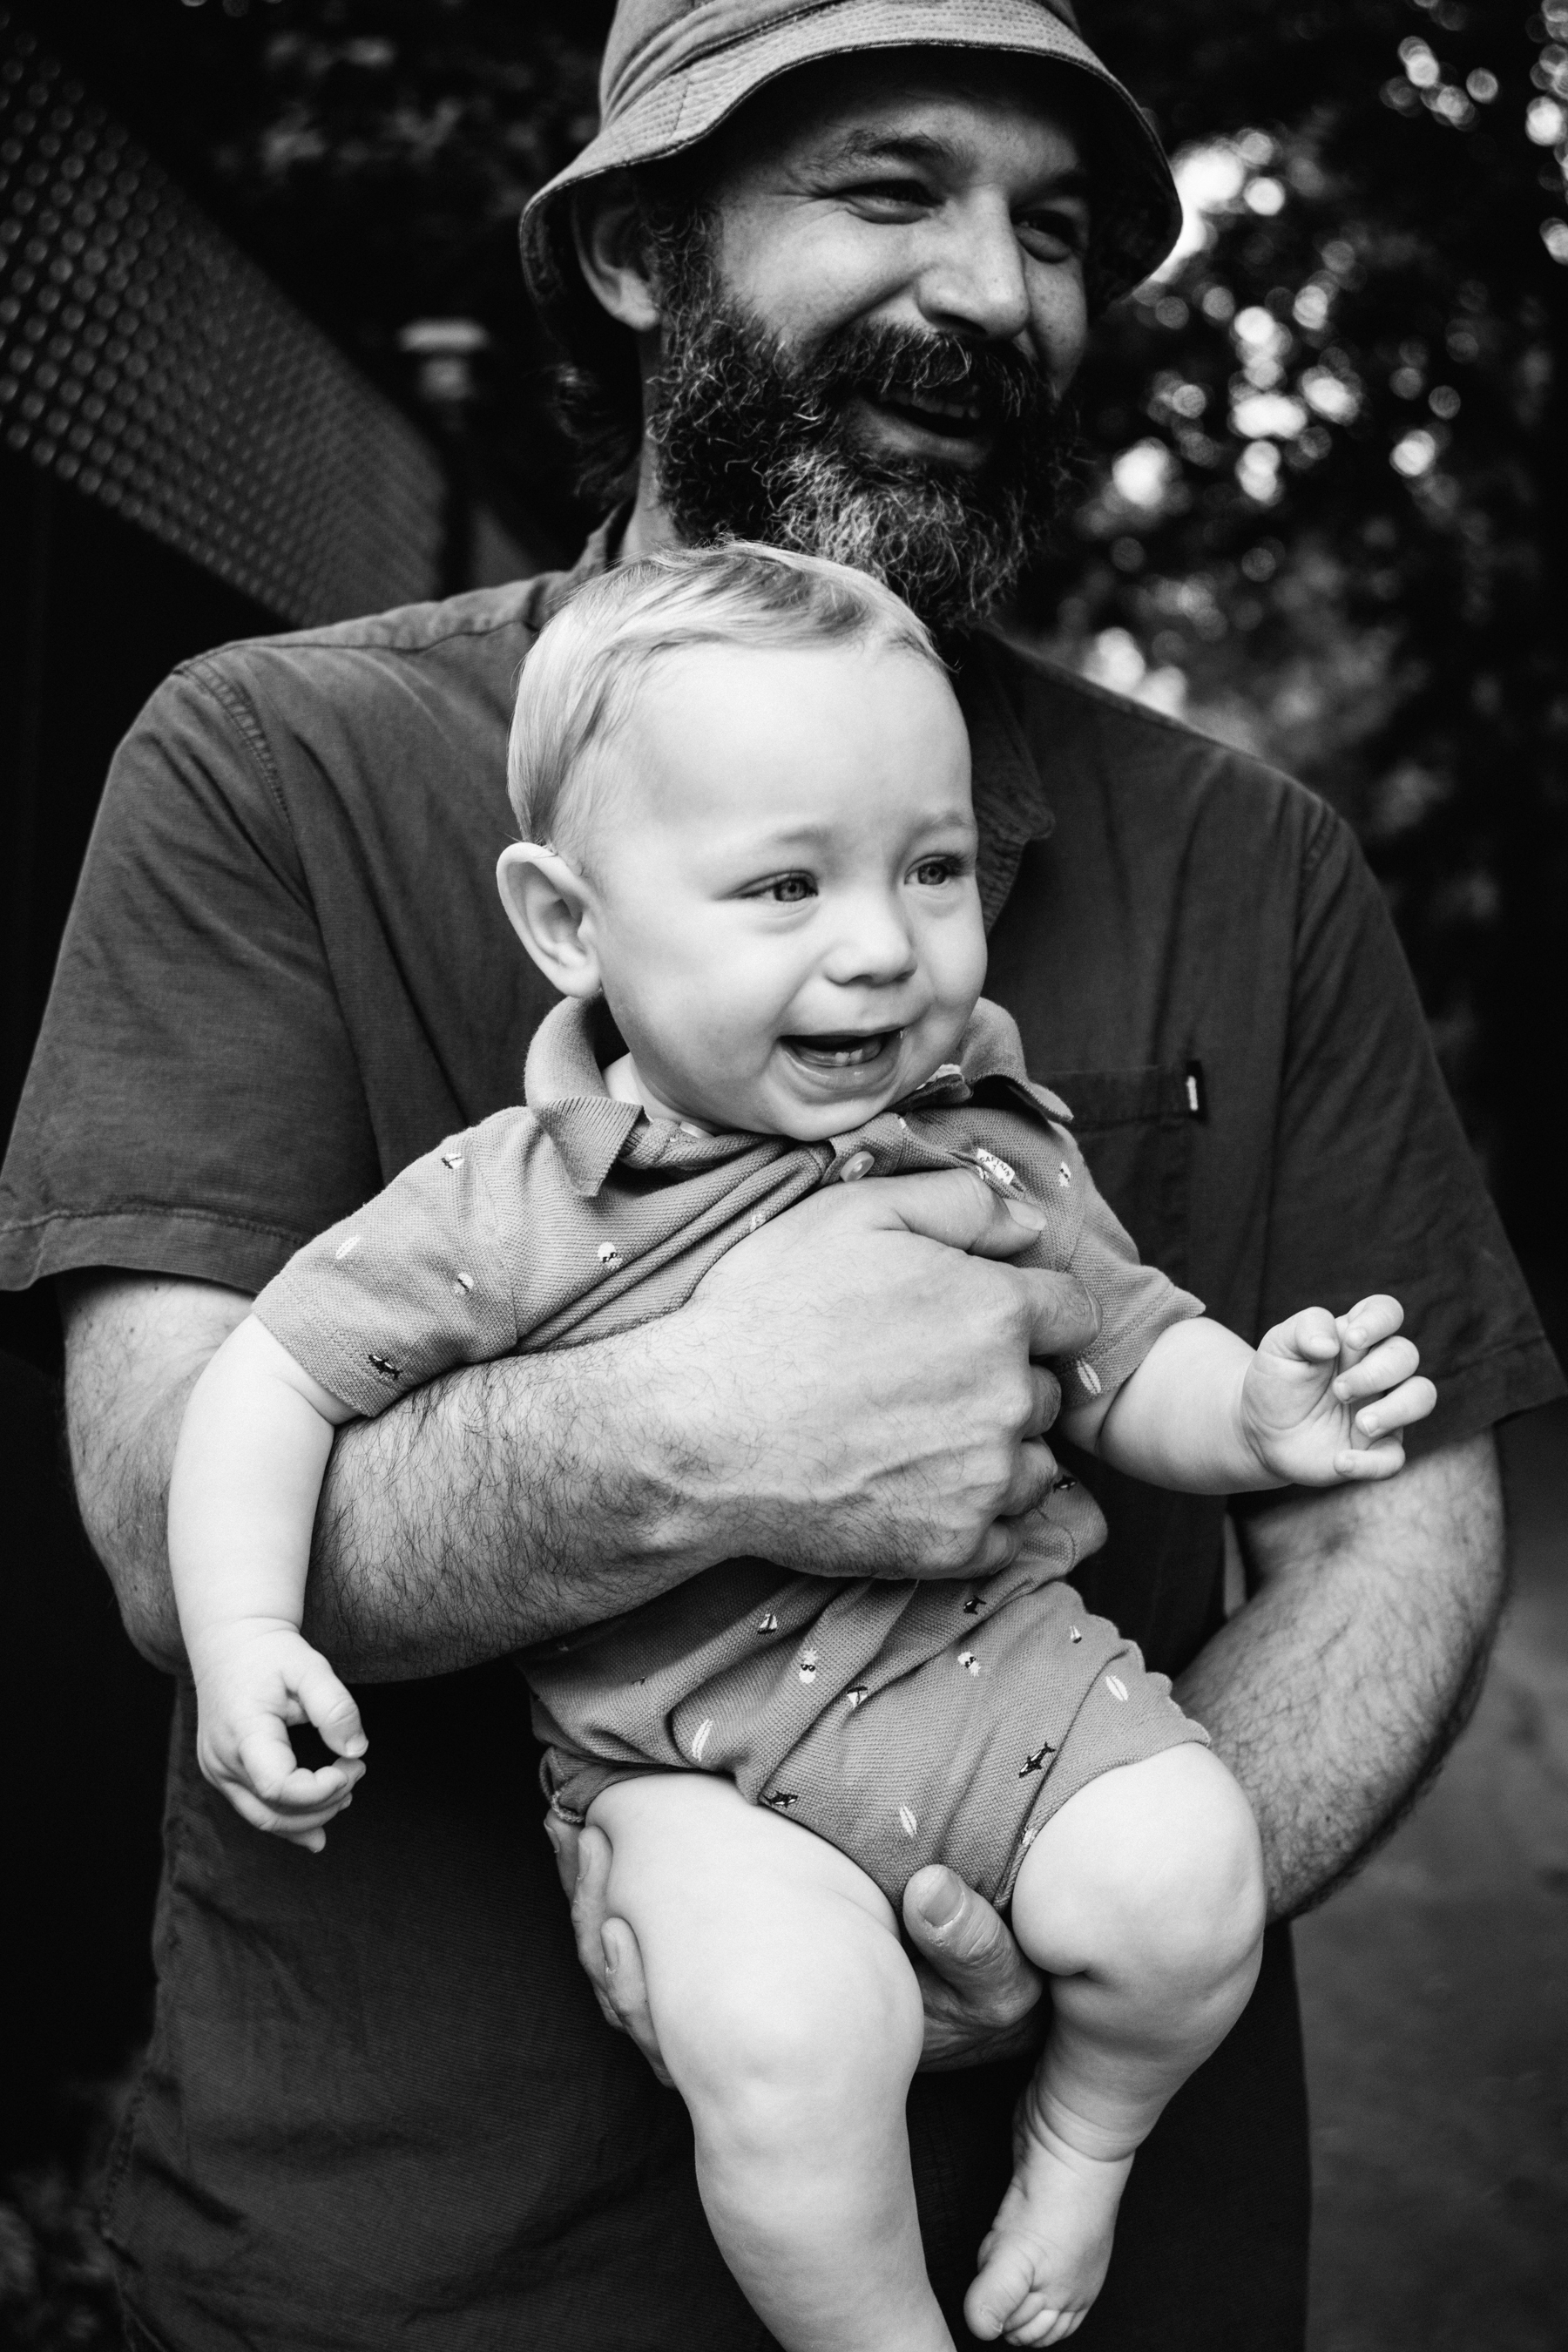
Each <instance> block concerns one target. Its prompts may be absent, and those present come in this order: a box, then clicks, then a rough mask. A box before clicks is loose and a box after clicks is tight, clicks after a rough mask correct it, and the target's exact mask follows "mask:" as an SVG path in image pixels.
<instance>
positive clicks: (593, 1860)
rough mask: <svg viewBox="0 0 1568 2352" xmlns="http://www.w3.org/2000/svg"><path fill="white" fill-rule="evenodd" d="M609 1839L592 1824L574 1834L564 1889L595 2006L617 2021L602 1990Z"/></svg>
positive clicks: (581, 1965) (579, 1962)
mask: <svg viewBox="0 0 1568 2352" xmlns="http://www.w3.org/2000/svg"><path fill="white" fill-rule="evenodd" d="M609 1885H610V1841H609V1839H608V1838H607V1837H606V1836H605V1832H604V1831H603V1830H596V1829H594V1828H592V1827H589V1828H587V1829H584V1830H582V1831H580V1832H578V1836H577V1872H576V1876H575V1878H574V1881H573V1883H572V1885H571V1887H570V1888H569V1889H568V1892H569V1893H570V1895H571V1897H572V1933H573V1935H574V1937H575V1938H576V1943H577V1960H578V1965H579V1966H580V1967H581V1969H583V1972H584V1975H585V1976H586V1978H587V1979H588V1981H589V1983H590V1984H591V1985H592V1986H593V1988H594V1990H595V1992H596V1993H597V1994H598V1996H599V2006H600V2008H601V2009H602V2010H603V2011H605V2015H606V2017H608V2018H609V2019H610V2021H611V2022H612V2024H614V2023H616V2022H618V2020H616V2016H615V2012H614V2011H612V2010H611V2008H610V2006H609V2001H608V1999H607V1997H606V1994H605V1944H604V1930H605V1918H606V1917H607V1916H608V1912H609V1902H608V1895H609Z"/></svg>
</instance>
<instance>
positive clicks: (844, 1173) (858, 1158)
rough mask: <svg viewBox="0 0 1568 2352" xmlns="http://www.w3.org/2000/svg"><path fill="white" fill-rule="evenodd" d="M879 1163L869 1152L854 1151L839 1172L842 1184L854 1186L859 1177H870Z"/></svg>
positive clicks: (839, 1179)
mask: <svg viewBox="0 0 1568 2352" xmlns="http://www.w3.org/2000/svg"><path fill="white" fill-rule="evenodd" d="M876 1164H877V1162H876V1160H875V1159H874V1158H873V1156H872V1154H871V1153H870V1152H869V1151H852V1152H851V1153H850V1154H849V1157H848V1159H847V1160H846V1161H845V1162H844V1165H843V1167H842V1168H841V1169H840V1170H839V1171H838V1181H839V1182H840V1183H841V1184H853V1183H854V1181H855V1180H856V1178H857V1177H859V1176H869V1174H870V1173H871V1171H872V1169H873V1168H874V1167H875V1166H876Z"/></svg>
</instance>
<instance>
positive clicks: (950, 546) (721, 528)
mask: <svg viewBox="0 0 1568 2352" xmlns="http://www.w3.org/2000/svg"><path fill="white" fill-rule="evenodd" d="M666 285H667V297H668V299H667V317H666V336H667V341H666V353H665V362H664V367H663V370H662V372H661V374H660V377H659V380H658V384H657V385H656V387H655V389H654V399H653V404H652V405H653V414H652V416H651V419H650V424H649V433H650V437H651V440H652V443H653V447H654V452H655V456H656V460H657V463H658V488H659V493H660V497H661V499H662V500H663V503H664V505H665V507H666V509H667V510H668V514H669V516H670V519H671V520H672V521H673V523H674V525H675V527H676V530H678V531H679V534H680V537H681V538H682V539H683V540H684V541H686V542H687V543H688V544H689V545H691V546H701V545H704V544H708V543H710V542H711V541H715V540H723V539H755V540H762V541H765V542H766V543H767V544H769V545H770V546H773V547H785V548H791V549H794V550H795V551H797V552H799V553H801V554H805V555H820V556H826V557H829V558H830V559H831V560H833V561H834V562H838V563H848V564H852V565H854V566H855V568H856V569H857V570H858V571H861V572H872V573H873V574H874V575H875V576H876V577H877V578H878V579H879V580H882V581H885V582H886V583H887V585H888V586H889V588H891V589H893V590H895V591H896V593H898V594H899V595H900V596H902V597H903V598H904V600H905V602H906V603H907V604H910V605H912V607H913V608H914V610H915V611H916V612H917V613H918V614H920V616H921V619H922V620H923V621H925V622H926V623H927V624H928V625H930V626H931V628H932V629H933V630H935V631H936V632H938V634H946V633H947V632H948V631H951V630H953V629H961V628H964V627H970V626H973V625H974V623H976V622H977V621H980V620H982V619H983V618H984V615H985V614H987V613H988V612H990V611H991V610H992V609H993V607H994V606H995V605H996V604H1000V603H1001V602H1002V601H1003V600H1004V599H1005V598H1006V597H1007V596H1009V595H1010V594H1011V593H1012V592H1013V590H1014V589H1015V587H1016V584H1017V583H1018V580H1019V577H1020V575H1021V574H1022V573H1023V572H1024V571H1025V569H1026V566H1027V565H1028V564H1029V562H1031V561H1032V560H1033V559H1034V558H1035V557H1036V556H1037V555H1038V554H1039V553H1040V552H1041V551H1042V550H1043V548H1044V546H1045V544H1046V542H1047V540H1048V539H1049V537H1050V534H1051V531H1052V530H1053V528H1054V526H1055V525H1056V524H1057V522H1058V520H1059V519H1060V518H1061V516H1062V514H1063V513H1064V512H1065V511H1066V510H1067V509H1068V508H1069V507H1070V505H1071V504H1072V502H1073V499H1074V498H1075V496H1076V495H1077V487H1078V486H1077V481H1076V469H1075V466H1074V457H1075V455H1076V436H1075V435H1074V433H1073V431H1072V429H1071V426H1070V424H1069V422H1068V418H1067V417H1066V415H1065V414H1064V410H1063V404H1062V403H1061V402H1060V401H1059V400H1058V397H1057V396H1056V395H1055V394H1053V393H1052V391H1051V389H1050V386H1049V385H1048V384H1047V382H1046V380H1045V378H1044V377H1043V375H1042V374H1041V373H1040V372H1039V370H1038V369H1037V367H1035V366H1034V365H1033V364H1032V363H1031V362H1029V361H1028V360H1026V359H1025V358H1024V356H1023V354H1022V353H1021V352H1017V351H1016V350H1015V349H1014V348H1013V347H1012V346H1011V345H1008V344H984V345H979V346H976V345H974V344H972V343H967V342H965V341H963V339H962V337H960V336H957V335H949V334H942V333H937V332H921V331H917V330H914V329H910V328H903V327H894V326H890V325H886V324H884V325H880V326H873V325H867V324H857V325H854V326H850V327H847V328H844V329H841V330H839V331H837V332H836V333H834V334H831V335H829V336H827V337H826V338H825V340H824V341H822V342H821V343H820V344H818V345H817V346H816V349H815V350H814V351H812V352H810V353H809V354H808V355H805V356H801V355H797V354H795V353H793V352H790V351H789V350H788V349H787V348H786V347H785V345H784V341H783V340H782V338H780V337H779V336H777V335H775V334H772V333H770V332H769V331H767V330H766V329H764V328H763V326H761V325H760V324H759V323H758V322H757V321H756V320H753V319H752V318H751V317H750V316H749V315H747V313H746V312H744V311H743V310H742V309H741V308H740V306H739V305H738V304H736V303H735V302H734V301H733V299H731V298H728V297H727V296H726V294H725V292H724V289H722V288H721V286H720V285H719V284H718V283H717V280H716V273H715V272H714V271H713V269H712V268H711V267H710V265H709V264H708V260H707V256H706V254H705V253H704V254H702V255H701V256H700V257H699V256H698V255H697V254H694V253H693V251H692V250H691V247H689V246H688V247H687V249H686V250H685V251H684V252H682V253H681V254H680V256H679V261H678V262H677V264H676V267H675V268H674V269H673V270H671V272H670V274H669V277H668V278H667V281H666ZM932 395H934V396H936V397H937V398H939V399H945V400H952V399H962V400H963V401H964V402H966V403H967V404H972V405H973V406H974V407H975V408H977V409H978V411H979V422H978V427H977V429H978V430H979V431H981V432H984V434H986V435H987V436H988V437H989V440H990V444H991V446H990V448H989V450H988V451H987V454H986V457H985V459H984V463H983V464H982V465H981V466H980V467H976V468H975V469H974V470H973V471H968V470H964V469H962V468H960V467H956V466H952V467H944V466H942V465H941V464H940V463H937V462H933V461H932V460H931V459H929V458H922V457H884V456H878V455H876V454H874V453H873V452H871V451H869V450H867V449H865V448H863V447H861V446H859V445H858V442H857V441H856V440H855V438H854V436H853V426H852V416H851V412H852V408H853V405H854V404H855V403H856V402H857V401H858V400H859V399H861V398H866V397H869V398H870V399H871V400H873V401H877V402H881V401H890V402H894V403H898V404H904V403H910V402H914V403H918V402H919V401H920V400H921V399H922V398H925V397H930V396H932Z"/></svg>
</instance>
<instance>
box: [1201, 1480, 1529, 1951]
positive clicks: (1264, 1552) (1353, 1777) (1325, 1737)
mask: <svg viewBox="0 0 1568 2352" xmlns="http://www.w3.org/2000/svg"><path fill="white" fill-rule="evenodd" d="M1238 1528H1239V1532H1240V1538H1241V1545H1242V1551H1243V1555H1244V1558H1245V1559H1246V1561H1247V1570H1248V1583H1249V1585H1250V1586H1251V1587H1252V1594H1251V1598H1250V1599H1249V1600H1248V1601H1247V1603H1246V1605H1245V1607H1243V1608H1242V1609H1240V1610H1239V1611H1237V1614H1236V1615H1235V1616H1234V1617H1232V1618H1231V1619H1230V1621H1229V1622H1228V1623H1227V1624H1226V1626H1225V1627H1224V1628H1223V1629H1222V1630H1221V1632H1219V1633H1217V1634H1215V1638H1214V1640H1213V1641H1212V1642H1210V1643H1208V1644H1207V1646H1206V1647H1205V1649H1204V1650H1203V1652H1202V1653H1201V1654H1200V1655H1199V1656H1198V1657H1197V1658H1195V1659H1194V1662H1193V1664H1192V1665H1191V1666H1190V1667H1189V1668H1188V1670H1187V1672H1186V1673H1185V1674H1184V1675H1182V1676H1181V1677H1180V1679H1179V1680H1178V1682H1177V1685H1176V1696H1177V1697H1178V1698H1179V1699H1180V1700H1181V1702H1182V1704H1183V1706H1184V1707H1185V1708H1186V1709H1187V1711H1188V1712H1189V1714H1191V1715H1194V1716H1195V1717H1197V1719H1198V1721H1199V1722H1200V1723H1202V1724H1203V1725H1204V1726H1205V1728H1206V1729H1207V1731H1208V1732H1209V1733H1210V1735H1211V1737H1212V1738H1213V1740H1214V1744H1215V1749H1216V1751H1217V1752H1218V1754H1219V1755H1220V1756H1221V1757H1222V1758H1223V1759H1224V1760H1225V1761H1226V1764H1228V1765H1229V1767H1230V1769H1231V1770H1232V1771H1233V1772H1234V1773H1235V1774H1236V1777H1237V1780H1239V1781H1240V1782H1241V1785H1242V1787H1243V1788H1244V1789H1245V1790H1246V1791H1247V1796H1248V1797H1249V1798H1250V1799H1251V1801H1252V1807H1253V1811H1254V1812H1255V1813H1256V1814H1257V1816H1258V1827H1259V1829H1260V1831H1261V1832H1262V1836H1263V1850H1264V1856H1265V1860H1266V1864H1267V1868H1268V1887H1269V1908H1270V1914H1271V1916H1273V1917H1275V1918H1288V1917H1289V1916H1291V1915H1292V1914H1293V1913H1295V1912H1299V1911H1302V1910H1305V1909H1308V1908H1309V1907H1310V1906H1311V1905H1313V1904H1315V1903H1321V1901H1322V1900H1323V1899H1324V1897H1325V1896H1326V1895H1330V1894H1331V1892H1332V1891H1333V1889H1334V1888H1335V1887H1336V1886H1337V1885H1340V1884H1341V1883H1342V1881H1343V1880H1344V1879H1345V1878H1347V1877H1349V1876H1350V1875H1351V1874H1352V1872H1353V1871H1354V1870H1355V1869H1356V1867H1357V1866H1358V1865H1359V1864H1361V1863H1362V1862H1363V1861H1364V1860H1365V1858H1366V1857H1367V1855H1368V1854H1369V1853H1372V1852H1373V1850H1374V1848H1375V1847H1376V1846H1377V1845H1378V1844H1379V1843H1381V1842H1382V1840H1383V1839H1384V1837H1386V1836H1387V1835H1388V1834H1389V1833H1390V1832H1391V1831H1392V1830H1393V1829H1394V1826H1395V1825H1396V1824H1397V1822H1399V1821H1400V1820H1401V1819H1403V1817H1404V1815H1405V1812H1406V1811H1408V1809H1409V1807H1410V1805H1411V1804H1412V1803H1413V1802H1414V1801H1415V1798H1416V1797H1417V1796H1418V1795H1419V1793H1420V1791H1421V1790H1422V1789H1423V1787H1424V1786H1425V1785H1426V1781H1427V1780H1428V1779H1429V1778H1430V1777H1431V1775H1432V1774H1433V1773H1434V1772H1435V1771H1436V1768H1437V1766H1438V1765H1439V1764H1440V1763H1441V1761H1442V1759H1443V1757H1444V1756H1445V1755H1446V1754H1447V1750H1448V1748H1449V1747H1450V1745H1451V1744H1452V1742H1453V1741H1454V1739H1455V1738H1457V1737H1458V1733H1459V1732H1460V1731H1461V1730H1462V1729H1463V1727H1464V1725H1465V1723H1466V1721H1467V1720H1468V1716H1469V1713H1470V1710H1471V1708H1472V1707H1473V1706H1474V1704H1475V1701H1476V1699H1477V1697H1478V1696H1479V1691H1480V1685H1481V1679H1482V1675H1483V1674H1484V1671H1485V1667H1486V1662H1487V1657H1488V1654H1489V1648H1490V1643H1491V1637H1492V1633H1493V1631H1494V1629H1495V1627H1496V1624H1497V1619H1498V1613H1499V1611H1500V1608H1501V1605H1502V1599H1503V1590H1504V1581H1505V1567H1504V1542H1503V1510H1502V1492H1501V1482H1500V1477H1499V1475H1498V1463H1497V1449H1496V1446H1495V1444H1494V1442H1493V1440H1492V1438H1491V1436H1490V1434H1489V1433H1486V1434H1483V1435H1481V1436H1479V1437H1472V1438H1467V1439H1464V1440H1461V1441H1460V1442H1459V1443H1458V1444H1450V1445H1447V1446H1443V1447H1440V1448H1438V1449H1437V1450H1436V1451H1435V1452H1434V1453H1431V1454H1425V1455H1423V1456H1421V1457H1420V1458H1419V1459H1418V1460H1416V1461H1415V1462H1414V1463H1412V1464H1411V1465H1410V1466H1409V1467H1408V1468H1407V1469H1406V1470H1405V1471H1404V1472H1403V1473H1402V1475H1400V1476H1399V1477H1397V1478H1394V1479H1391V1480H1390V1481H1389V1483H1388V1484H1387V1485H1386V1486H1351V1487H1343V1488H1340V1489H1338V1490H1336V1491H1331V1492H1329V1493H1322V1494H1314V1495H1298V1494H1291V1495H1289V1496H1286V1497H1283V1498H1281V1499H1280V1500H1279V1501H1278V1502H1270V1503H1268V1504H1267V1505H1264V1506H1258V1505H1254V1506H1252V1507H1249V1508H1248V1509H1247V1511H1246V1512H1245V1514H1243V1515H1242V1516H1240V1517H1239V1518H1238Z"/></svg>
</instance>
